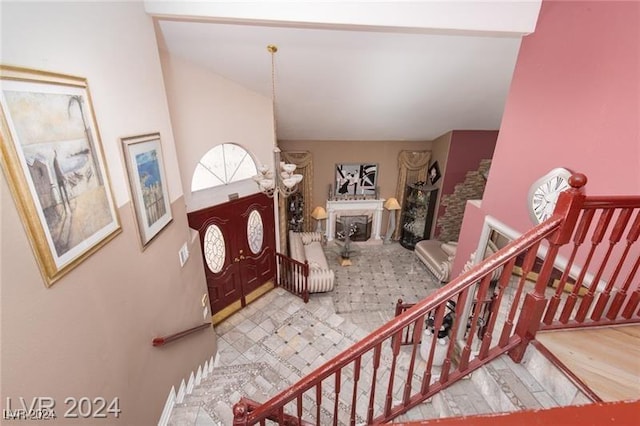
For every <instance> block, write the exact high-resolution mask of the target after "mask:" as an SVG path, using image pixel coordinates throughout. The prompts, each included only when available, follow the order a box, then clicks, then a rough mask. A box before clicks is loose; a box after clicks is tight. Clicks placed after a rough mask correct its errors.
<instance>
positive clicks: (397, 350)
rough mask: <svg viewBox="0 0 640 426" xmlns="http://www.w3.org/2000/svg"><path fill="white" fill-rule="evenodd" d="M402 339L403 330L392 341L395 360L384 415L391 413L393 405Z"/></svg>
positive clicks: (392, 364) (392, 365) (392, 361)
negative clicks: (394, 384)
mask: <svg viewBox="0 0 640 426" xmlns="http://www.w3.org/2000/svg"><path fill="white" fill-rule="evenodd" d="M400 339H402V330H398V331H397V332H396V333H395V334H394V336H393V338H392V339H391V348H392V350H393V358H392V359H391V369H390V370H389V385H388V386H387V394H386V395H385V399H384V415H385V416H388V415H389V414H390V413H391V403H392V402H393V380H394V378H395V375H396V363H397V362H398V354H399V353H400V343H401V341H400Z"/></svg>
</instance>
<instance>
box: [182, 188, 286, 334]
mask: <svg viewBox="0 0 640 426" xmlns="http://www.w3.org/2000/svg"><path fill="white" fill-rule="evenodd" d="M187 217H188V219H189V226H190V227H191V228H193V229H195V230H197V231H198V233H199V234H200V243H201V247H202V256H203V259H204V270H205V277H206V280H207V289H208V292H209V301H210V305H211V314H212V321H213V323H214V324H217V323H219V322H220V321H222V320H223V319H225V318H227V317H228V316H229V315H231V314H232V313H234V312H236V311H237V310H239V309H241V308H242V307H244V306H246V305H247V303H250V302H251V301H253V300H255V299H257V298H258V297H259V296H260V295H262V294H264V293H265V292H266V291H268V290H269V289H271V288H273V283H274V281H275V274H276V270H275V252H276V251H275V247H276V243H275V231H274V229H275V223H274V216H273V199H271V198H269V197H267V196H266V195H264V194H254V195H250V196H248V197H243V198H239V199H236V200H232V201H229V202H227V203H223V204H219V205H216V206H213V207H208V208H205V209H201V210H197V211H195V212H191V213H188V214H187Z"/></svg>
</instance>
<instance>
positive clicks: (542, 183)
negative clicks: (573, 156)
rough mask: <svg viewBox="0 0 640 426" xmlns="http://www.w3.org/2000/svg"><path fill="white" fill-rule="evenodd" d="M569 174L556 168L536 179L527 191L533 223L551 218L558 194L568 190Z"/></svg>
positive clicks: (567, 171)
mask: <svg viewBox="0 0 640 426" xmlns="http://www.w3.org/2000/svg"><path fill="white" fill-rule="evenodd" d="M570 176H571V172H570V171H569V170H567V169H563V168H557V169H553V170H551V171H550V172H549V173H547V174H546V175H544V176H543V177H541V178H540V179H538V180H537V181H535V182H534V183H533V185H531V189H530V190H529V212H530V214H531V219H532V220H533V221H534V222H535V223H540V222H543V221H545V220H547V219H549V218H550V217H551V215H552V214H553V210H554V209H555V208H556V202H557V201H558V196H559V195H560V193H561V192H562V191H564V190H566V189H569V177H570Z"/></svg>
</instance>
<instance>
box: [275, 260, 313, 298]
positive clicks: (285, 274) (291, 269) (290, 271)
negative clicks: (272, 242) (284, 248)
mask: <svg viewBox="0 0 640 426" xmlns="http://www.w3.org/2000/svg"><path fill="white" fill-rule="evenodd" d="M276 266H277V269H276V270H277V271H278V275H277V277H276V282H277V284H278V286H280V287H282V288H283V289H285V290H287V291H288V292H289V293H292V294H295V295H296V296H298V297H301V298H302V300H304V303H307V302H309V262H307V261H305V262H304V263H302V262H299V261H297V260H295V259H292V258H290V257H289V256H285V255H284V254H282V253H276Z"/></svg>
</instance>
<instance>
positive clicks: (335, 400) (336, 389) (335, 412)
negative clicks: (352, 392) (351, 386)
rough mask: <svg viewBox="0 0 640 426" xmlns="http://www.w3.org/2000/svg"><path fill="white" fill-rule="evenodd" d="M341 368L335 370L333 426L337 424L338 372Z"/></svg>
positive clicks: (338, 401) (338, 400) (338, 399)
mask: <svg viewBox="0 0 640 426" xmlns="http://www.w3.org/2000/svg"><path fill="white" fill-rule="evenodd" d="M341 372H342V370H341V369H340V370H337V371H336V374H335V376H336V385H335V389H334V394H335V399H334V401H333V426H338V406H339V403H340V373H341Z"/></svg>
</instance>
